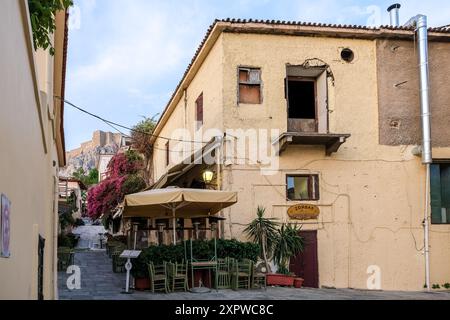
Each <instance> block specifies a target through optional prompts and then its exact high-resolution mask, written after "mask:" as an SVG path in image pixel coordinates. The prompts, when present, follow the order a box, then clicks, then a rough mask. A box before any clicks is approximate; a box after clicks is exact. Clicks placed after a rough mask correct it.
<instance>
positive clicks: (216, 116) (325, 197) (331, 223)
mask: <svg viewBox="0 0 450 320" xmlns="http://www.w3.org/2000/svg"><path fill="white" fill-rule="evenodd" d="M207 44H208V42H207ZM209 45H210V44H209ZM345 47H348V48H351V49H352V50H353V51H354V53H355V59H354V60H353V61H352V62H351V63H347V62H344V61H342V60H341V58H340V51H341V50H342V48H345ZM314 58H315V59H320V60H322V61H324V62H325V63H327V64H328V65H329V66H330V68H331V71H332V72H333V74H334V79H335V83H334V85H333V84H332V83H331V81H328V108H329V127H330V133H342V134H347V133H348V134H351V137H350V138H349V139H348V140H347V142H346V143H345V144H343V145H342V146H341V148H340V149H339V151H338V152H337V153H334V154H333V155H332V156H331V157H327V156H325V150H324V147H323V146H289V147H288V148H287V150H286V151H285V152H284V153H282V154H281V156H280V158H279V161H280V165H279V170H278V171H277V172H276V174H275V175H271V176H263V175H261V172H260V168H259V167H258V166H252V165H237V164H234V165H227V166H223V172H222V181H221V184H222V188H223V189H225V190H234V191H237V192H238V193H239V201H238V203H237V204H236V205H234V206H232V207H230V208H228V209H225V210H224V212H223V214H224V216H225V217H226V218H227V221H226V222H225V230H224V232H225V236H226V237H227V238H230V237H231V238H238V239H241V240H246V238H245V235H244V234H243V233H242V231H243V229H244V227H245V224H247V223H249V222H250V221H251V220H252V219H253V218H254V217H255V215H256V208H257V207H258V206H259V205H262V206H265V207H266V209H267V211H266V212H267V215H268V216H271V217H277V218H279V219H280V221H284V222H289V218H288V216H287V213H286V211H287V208H288V207H289V206H291V205H294V204H297V203H298V202H294V201H287V200H286V191H285V190H286V174H300V173H316V174H319V176H320V195H321V196H320V200H319V201H316V202H311V203H313V204H316V205H318V206H319V207H320V209H321V215H320V217H319V219H318V220H317V221H314V220H312V221H307V222H304V223H303V229H304V230H310V229H311V230H318V265H319V285H320V286H326V287H337V288H361V289H366V288H367V279H368V277H369V274H367V269H368V267H369V266H378V267H379V268H380V270H381V289H383V290H422V289H423V285H424V283H425V276H424V275H425V268H424V265H425V263H424V255H423V227H422V221H423V212H424V206H425V204H424V198H425V187H424V186H425V168H424V166H423V165H422V164H421V159H420V158H418V157H415V156H413V155H412V153H411V151H412V149H413V146H382V145H380V144H379V124H378V119H379V116H378V88H377V48H376V41H375V40H362V39H350V38H331V37H306V36H287V35H286V36H284V35H263V34H251V33H227V32H223V33H221V35H220V36H219V40H218V41H217V42H216V43H215V45H214V47H213V49H212V51H211V53H210V54H209V55H208V56H207V58H206V60H205V63H204V64H203V65H202V66H201V67H200V71H199V72H198V73H197V74H196V75H195V77H194V78H193V81H192V83H191V84H190V85H189V86H188V88H187V89H188V92H191V94H188V115H189V117H193V116H194V115H195V112H194V109H193V108H194V102H195V99H196V98H197V96H198V94H200V92H202V91H203V92H204V95H205V97H208V100H209V101H211V102H210V103H207V102H206V99H205V103H204V114H205V127H207V128H211V127H216V128H218V129H222V130H223V129H224V128H225V129H257V128H266V129H279V130H280V132H285V131H286V129H287V112H286V110H287V109H286V99H285V93H284V79H285V77H286V64H291V65H296V64H297V65H299V64H302V63H304V62H305V60H307V59H314ZM238 66H249V67H259V68H261V72H262V74H261V75H262V82H263V103H262V104H261V105H244V104H240V105H239V106H238V105H237V68H238ZM411 72H416V70H413V69H411ZM218 79H220V82H219V83H218ZM432 90H433V88H432ZM183 106H184V102H183V101H182V100H180V101H179V102H178V105H177V107H176V109H175V111H174V112H173V114H172V115H171V116H170V118H169V120H168V122H167V124H165V125H163V127H162V130H161V133H160V135H162V136H166V137H170V136H171V132H172V131H173V130H175V129H177V128H182V127H183V119H184V118H183ZM417 112H419V110H417ZM210 115H211V116H212V117H211V116H210ZM208 117H209V118H208ZM188 124H189V125H192V126H193V120H191V121H189V122H188ZM228 139H230V137H229V138H228ZM231 139H232V138H231ZM158 141H159V142H160V146H163V145H164V144H165V141H163V140H161V139H159V140H158ZM229 143H230V142H225V149H226V148H227V147H229ZM435 157H442V158H450V149H449V148H440V149H436V152H435ZM164 162H165V153H164V151H159V150H155V157H154V163H155V178H156V179H158V178H159V177H160V176H161V175H163V174H164V173H165V172H166V170H167V168H166V166H165V163H164ZM290 222H295V221H290ZM430 259H431V283H432V284H433V283H439V284H441V285H442V284H443V283H445V282H450V270H449V265H450V226H437V225H432V226H431V228H430Z"/></svg>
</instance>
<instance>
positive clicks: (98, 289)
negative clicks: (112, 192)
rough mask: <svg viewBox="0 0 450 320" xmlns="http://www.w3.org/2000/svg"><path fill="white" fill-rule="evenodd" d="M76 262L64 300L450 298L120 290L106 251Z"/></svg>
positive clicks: (63, 277)
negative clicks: (74, 281) (76, 275)
mask: <svg viewBox="0 0 450 320" xmlns="http://www.w3.org/2000/svg"><path fill="white" fill-rule="evenodd" d="M86 235H87V237H95V236H96V235H97V230H94V231H89V229H88V226H86V227H84V228H83V232H82V234H81V237H83V236H84V237H86ZM75 264H76V265H78V266H79V267H80V269H81V289H80V290H72V291H70V290H68V288H67V286H66V281H67V278H68V277H69V276H70V275H68V274H66V273H65V272H60V273H59V274H58V287H59V298H60V299H61V300H193V299H195V300H380V299H383V300H384V299H389V300H416V299H420V300H450V292H432V293H428V292H391V291H364V290H352V289H308V288H302V289H294V288H281V287H273V288H272V287H271V288H267V290H261V289H258V290H239V291H233V290H220V291H219V292H217V291H215V290H213V291H212V292H210V293H209V294H194V293H189V292H177V293H171V294H163V293H156V294H154V293H151V292H138V291H135V292H134V293H133V294H131V295H126V294H121V292H122V291H123V290H124V286H125V274H124V273H113V272H112V262H111V259H109V257H108V256H107V255H106V253H105V252H104V251H97V250H95V251H92V250H88V251H82V252H76V253H75Z"/></svg>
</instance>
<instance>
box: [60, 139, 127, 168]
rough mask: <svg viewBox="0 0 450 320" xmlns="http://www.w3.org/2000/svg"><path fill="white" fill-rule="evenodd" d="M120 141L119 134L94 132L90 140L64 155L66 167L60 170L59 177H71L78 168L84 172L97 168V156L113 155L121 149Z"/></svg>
mask: <svg viewBox="0 0 450 320" xmlns="http://www.w3.org/2000/svg"><path fill="white" fill-rule="evenodd" d="M122 140H123V139H122V135H121V134H118V133H112V132H103V131H95V132H94V134H93V137H92V140H90V141H87V142H84V143H82V144H81V146H80V147H79V148H77V149H75V150H71V151H69V152H67V153H66V158H67V166H66V167H65V168H63V169H61V171H60V176H62V177H71V176H72V175H73V173H74V172H75V171H77V170H78V169H80V168H83V170H84V171H85V172H89V171H90V170H92V169H94V168H97V165H98V160H99V155H101V154H115V153H116V152H117V151H118V150H119V148H120V147H121V145H122Z"/></svg>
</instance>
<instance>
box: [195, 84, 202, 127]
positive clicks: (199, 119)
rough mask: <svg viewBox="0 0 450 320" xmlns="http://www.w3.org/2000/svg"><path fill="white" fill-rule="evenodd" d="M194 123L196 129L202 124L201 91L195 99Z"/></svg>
mask: <svg viewBox="0 0 450 320" xmlns="http://www.w3.org/2000/svg"><path fill="white" fill-rule="evenodd" d="M195 123H196V126H197V130H199V129H200V128H201V127H202V126H203V93H202V94H201V95H200V96H199V97H198V98H197V100H196V101H195Z"/></svg>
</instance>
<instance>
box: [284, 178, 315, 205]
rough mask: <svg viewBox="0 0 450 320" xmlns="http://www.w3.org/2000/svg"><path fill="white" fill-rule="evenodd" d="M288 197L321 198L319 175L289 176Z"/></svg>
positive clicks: (295, 199) (296, 198) (299, 198)
mask: <svg viewBox="0 0 450 320" xmlns="http://www.w3.org/2000/svg"><path fill="white" fill-rule="evenodd" d="M287 198H288V199H289V200H294V201H299V200H302V201H312V200H314V201H315V200H319V176H318V175H292V176H287Z"/></svg>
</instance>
